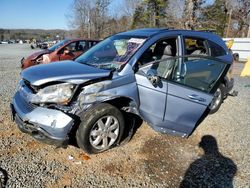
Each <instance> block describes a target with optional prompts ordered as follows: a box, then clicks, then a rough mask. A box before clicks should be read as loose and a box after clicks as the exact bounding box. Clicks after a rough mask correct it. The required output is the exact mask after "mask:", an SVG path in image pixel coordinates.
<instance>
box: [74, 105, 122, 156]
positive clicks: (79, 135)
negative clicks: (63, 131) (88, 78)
mask: <svg viewBox="0 0 250 188" xmlns="http://www.w3.org/2000/svg"><path fill="white" fill-rule="evenodd" d="M123 131H124V118H123V115H122V113H121V111H120V110H119V109H117V108H116V107H114V106H112V105H110V104H107V103H102V104H99V105H97V106H96V107H94V108H92V109H91V110H89V111H87V112H86V113H85V114H84V115H83V117H82V122H81V124H80V126H79V128H78V130H77V132H76V140H77V143H78V145H79V146H80V147H81V148H82V149H83V150H85V151H86V152H87V153H90V154H91V153H100V152H102V151H105V150H108V149H110V148H112V147H114V146H115V145H116V144H118V143H119V141H120V139H121V136H122V134H123Z"/></svg>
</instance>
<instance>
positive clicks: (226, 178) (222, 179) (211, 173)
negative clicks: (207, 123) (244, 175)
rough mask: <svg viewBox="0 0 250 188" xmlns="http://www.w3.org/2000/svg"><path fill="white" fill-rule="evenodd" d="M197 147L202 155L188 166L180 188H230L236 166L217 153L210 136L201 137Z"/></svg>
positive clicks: (215, 144) (216, 146)
mask: <svg viewBox="0 0 250 188" xmlns="http://www.w3.org/2000/svg"><path fill="white" fill-rule="evenodd" d="M199 147H201V148H202V149H203V150H204V154H203V156H201V157H200V158H199V159H197V160H195V161H194V162H193V163H191V164H190V166H189V168H188V169H187V171H186V173H185V176H184V179H183V181H182V182H181V184H180V188H189V187H227V188H232V187H233V178H234V176H235V174H236V172H237V166H236V164H235V163H234V162H233V161H232V160H231V159H230V158H228V157H225V156H223V155H222V154H221V153H220V152H219V148H218V145H217V141H216V139H215V138H214V137H213V136H211V135H205V136H203V137H202V139H201V141H200V143H199Z"/></svg>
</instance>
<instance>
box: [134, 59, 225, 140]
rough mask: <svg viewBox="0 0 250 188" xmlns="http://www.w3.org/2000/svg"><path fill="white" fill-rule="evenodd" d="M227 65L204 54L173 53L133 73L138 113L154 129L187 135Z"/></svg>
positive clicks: (195, 123) (195, 124) (204, 115)
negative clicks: (170, 56) (138, 100)
mask: <svg viewBox="0 0 250 188" xmlns="http://www.w3.org/2000/svg"><path fill="white" fill-rule="evenodd" d="M228 67H229V65H227V64H226V63H224V62H222V61H220V60H217V59H211V58H207V57H205V56H204V57H202V56H199V57H195V56H193V57H172V58H167V59H163V60H160V61H157V62H152V63H149V64H147V65H145V66H143V67H141V68H140V70H139V71H138V72H137V73H136V80H137V84H138V92H139V98H140V113H141V116H142V117H143V118H144V119H145V121H147V122H148V123H149V124H150V125H151V126H152V127H153V128H154V129H155V130H157V131H160V132H163V133H171V134H175V135H179V136H188V135H190V134H191V133H192V131H193V130H194V128H195V127H196V126H197V125H198V124H199V123H200V122H201V121H202V120H203V118H205V117H206V115H207V113H206V112H207V108H208V106H209V104H210V103H211V101H212V99H213V93H214V92H215V90H216V89H217V88H218V86H219V82H220V80H221V79H222V78H223V77H224V76H225V74H226V72H227V70H228Z"/></svg>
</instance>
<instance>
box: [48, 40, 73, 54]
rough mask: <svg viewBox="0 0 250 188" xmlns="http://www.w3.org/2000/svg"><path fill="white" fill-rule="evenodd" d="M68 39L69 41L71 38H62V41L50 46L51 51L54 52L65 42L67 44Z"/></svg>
mask: <svg viewBox="0 0 250 188" xmlns="http://www.w3.org/2000/svg"><path fill="white" fill-rule="evenodd" d="M68 41H69V39H65V40H62V41H60V42H58V43H56V44H55V45H53V46H51V47H50V48H49V51H52V52H53V51H55V50H56V49H58V48H60V47H61V46H63V45H64V44H66V43H67V42H68Z"/></svg>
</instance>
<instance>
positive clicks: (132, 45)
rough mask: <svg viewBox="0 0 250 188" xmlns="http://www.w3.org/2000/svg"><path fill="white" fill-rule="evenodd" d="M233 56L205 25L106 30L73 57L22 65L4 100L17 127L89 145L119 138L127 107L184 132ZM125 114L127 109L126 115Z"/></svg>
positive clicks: (160, 127) (206, 107)
mask: <svg viewBox="0 0 250 188" xmlns="http://www.w3.org/2000/svg"><path fill="white" fill-rule="evenodd" d="M232 62H233V58H232V55H231V53H230V52H229V50H228V49H227V47H226V45H225V43H224V42H223V41H222V40H221V38H220V37H218V36H217V35H215V34H212V33H209V32H198V31H187V30H168V29H139V30H132V31H128V32H123V33H119V34H116V35H114V36H111V37H109V38H107V39H105V40H104V41H102V42H100V43H98V44H97V45H96V46H94V47H93V48H91V49H90V50H88V51H87V52H86V53H84V54H83V55H82V56H80V57H78V58H77V59H75V61H65V62H61V63H57V62H54V63H51V64H47V65H38V66H35V67H31V68H28V69H26V70H24V71H23V72H22V74H21V76H22V79H21V81H20V83H19V86H18V89H17V92H16V94H15V96H14V98H13V101H12V103H11V110H12V116H13V120H15V122H16V123H17V125H18V127H19V128H20V130H21V131H23V132H25V133H29V134H31V135H32V136H33V137H34V138H36V139H38V140H40V141H44V142H47V143H50V144H56V145H57V146H65V145H67V143H68V140H69V139H70V138H72V137H73V138H74V137H76V140H77V143H78V145H79V146H80V147H81V148H82V149H84V150H85V151H86V152H88V153H99V152H102V151H105V150H107V149H110V148H112V147H113V146H116V145H117V144H119V142H121V139H122V136H123V133H124V131H125V130H126V129H128V128H129V127H131V126H129V124H128V123H125V122H127V121H126V120H127V119H128V116H127V115H128V114H130V115H131V114H134V116H137V117H138V116H139V117H141V118H142V119H143V120H144V121H146V122H147V123H148V124H149V125H150V126H151V127H152V128H153V129H154V130H156V131H159V132H161V133H169V134H172V135H178V136H181V137H188V136H189V135H190V134H192V132H193V131H194V130H195V128H196V127H197V126H198V125H199V123H201V122H202V120H203V119H204V118H205V117H206V116H207V114H208V113H209V111H210V110H211V108H212V106H213V105H214V103H215V102H214V101H215V99H216V98H218V97H215V93H216V91H218V88H220V86H221V84H224V82H225V76H226V74H227V72H228V70H229V68H230V66H231V64H232ZM129 117H130V118H131V117H133V116H129Z"/></svg>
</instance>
